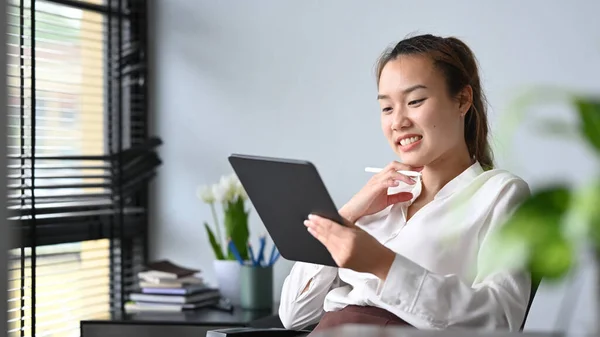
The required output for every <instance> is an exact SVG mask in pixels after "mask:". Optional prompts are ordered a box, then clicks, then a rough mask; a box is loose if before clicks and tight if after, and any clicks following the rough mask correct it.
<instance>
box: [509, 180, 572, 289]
mask: <svg viewBox="0 0 600 337" xmlns="http://www.w3.org/2000/svg"><path fill="white" fill-rule="evenodd" d="M570 199H571V195H570V192H569V190H568V189H567V188H566V187H562V186H555V187H549V188H546V189H543V190H540V191H537V192H535V193H533V194H532V195H531V197H530V198H529V199H528V200H526V201H525V202H524V203H523V204H521V206H520V207H519V208H518V209H517V210H516V211H515V213H514V214H513V216H512V217H511V218H510V220H508V222H507V223H506V224H505V226H504V227H503V228H502V231H501V235H503V236H504V237H505V238H506V239H508V240H519V241H521V242H523V243H524V244H525V247H526V248H527V251H528V252H529V258H528V260H527V261H526V266H527V267H528V269H529V270H530V271H531V273H532V277H533V278H534V279H538V280H539V279H540V278H541V277H547V278H556V277H560V276H562V275H563V274H564V273H565V272H566V271H567V270H568V269H569V267H570V265H571V263H572V259H573V256H572V252H571V246H570V244H569V242H568V241H567V240H566V239H565V237H564V235H563V233H562V229H561V220H562V217H563V216H564V215H565V213H566V212H567V210H568V209H569V205H570Z"/></svg>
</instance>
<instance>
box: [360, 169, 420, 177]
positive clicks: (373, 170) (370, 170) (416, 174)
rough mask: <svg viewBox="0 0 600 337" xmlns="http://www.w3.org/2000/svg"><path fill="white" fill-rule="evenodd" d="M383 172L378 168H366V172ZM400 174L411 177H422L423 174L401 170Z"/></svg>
mask: <svg viewBox="0 0 600 337" xmlns="http://www.w3.org/2000/svg"><path fill="white" fill-rule="evenodd" d="M381 170H382V169H380V168H377V167H365V172H371V173H379V172H381ZM398 173H400V174H404V175H405V176H409V177H420V176H421V172H416V171H405V170H400V171H398Z"/></svg>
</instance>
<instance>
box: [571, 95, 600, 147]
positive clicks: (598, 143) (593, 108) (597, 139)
mask: <svg viewBox="0 0 600 337" xmlns="http://www.w3.org/2000/svg"><path fill="white" fill-rule="evenodd" d="M574 103H575V106H576V107H577V110H578V112H579V117H580V119H581V132H582V133H583V135H584V136H585V138H586V139H587V141H588V142H589V143H590V145H592V147H593V148H594V149H596V151H598V152H600V100H598V99H592V98H583V97H578V98H575V102H574Z"/></svg>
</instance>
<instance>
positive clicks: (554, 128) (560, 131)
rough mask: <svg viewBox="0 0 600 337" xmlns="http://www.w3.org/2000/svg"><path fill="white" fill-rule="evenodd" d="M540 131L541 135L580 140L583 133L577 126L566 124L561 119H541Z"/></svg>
mask: <svg viewBox="0 0 600 337" xmlns="http://www.w3.org/2000/svg"><path fill="white" fill-rule="evenodd" d="M537 128H538V130H539V131H540V133H541V134H546V135H549V136H561V137H564V138H567V139H575V140H579V139H580V138H581V132H580V131H579V129H578V128H577V126H576V125H573V124H569V123H566V122H565V121H561V120H559V119H550V118H539V125H538V127H537Z"/></svg>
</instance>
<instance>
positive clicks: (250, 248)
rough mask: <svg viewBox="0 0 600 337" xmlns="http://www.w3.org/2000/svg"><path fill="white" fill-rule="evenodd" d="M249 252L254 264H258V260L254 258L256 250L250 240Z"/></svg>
mask: <svg viewBox="0 0 600 337" xmlns="http://www.w3.org/2000/svg"><path fill="white" fill-rule="evenodd" d="M248 253H249V254H250V260H251V261H252V265H253V266H256V265H257V264H258V260H256V259H255V258H254V251H253V250H252V245H251V244H250V242H248Z"/></svg>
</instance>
